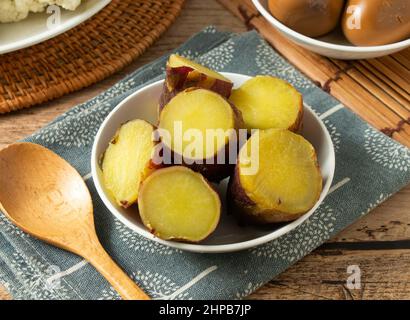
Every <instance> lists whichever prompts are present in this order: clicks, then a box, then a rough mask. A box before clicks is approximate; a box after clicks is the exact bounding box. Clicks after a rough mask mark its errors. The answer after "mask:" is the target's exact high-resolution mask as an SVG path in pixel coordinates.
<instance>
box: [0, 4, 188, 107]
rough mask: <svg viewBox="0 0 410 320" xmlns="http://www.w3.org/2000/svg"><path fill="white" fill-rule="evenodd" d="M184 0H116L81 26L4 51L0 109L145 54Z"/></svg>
mask: <svg viewBox="0 0 410 320" xmlns="http://www.w3.org/2000/svg"><path fill="white" fill-rule="evenodd" d="M183 3H184V0H138V1H134V0H112V1H111V3H110V4H109V5H107V6H106V7H105V8H104V9H103V10H102V11H100V12H99V13H98V14H96V15H95V16H94V17H92V18H91V19H89V20H87V21H86V22H84V23H82V24H80V25H79V26H77V27H75V28H73V29H71V30H69V31H67V32H65V33H63V34H61V35H59V36H57V37H55V38H53V39H50V40H48V41H45V42H42V43H40V44H38V45H35V46H32V47H29V48H26V49H22V50H19V51H16V52H12V53H8V54H4V55H0V114H1V113H6V112H10V111H14V110H18V109H22V108H28V107H30V106H33V105H36V104H39V103H43V102H46V101H49V100H51V99H55V98H58V97H61V96H63V95H65V94H68V93H70V92H73V91H76V90H80V89H82V88H85V87H87V86H89V85H91V84H93V83H96V82H98V81H101V80H103V79H104V78H107V77H108V76H110V75H112V74H113V73H115V72H117V71H119V70H120V69H122V68H123V67H125V66H126V65H128V64H129V63H131V62H132V61H133V60H134V59H135V58H137V57H138V56H140V55H141V54H142V53H143V52H144V51H145V50H146V49H147V48H148V47H149V46H151V45H152V44H153V42H154V41H155V40H156V39H158V38H159V36H160V35H161V34H162V33H163V32H165V31H166V30H167V29H168V27H169V26H170V25H171V23H172V22H173V21H174V20H175V18H176V17H177V16H178V14H179V12H180V10H181V8H182V5H183Z"/></svg>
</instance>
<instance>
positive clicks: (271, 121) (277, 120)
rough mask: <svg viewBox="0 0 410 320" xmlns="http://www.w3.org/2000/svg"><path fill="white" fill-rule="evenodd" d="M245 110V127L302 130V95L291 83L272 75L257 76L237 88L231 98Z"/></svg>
mask: <svg viewBox="0 0 410 320" xmlns="http://www.w3.org/2000/svg"><path fill="white" fill-rule="evenodd" d="M229 100H230V101H231V102H232V103H233V104H234V105H235V106H236V107H237V108H238V109H239V110H240V111H241V112H242V116H243V120H244V122H245V128H246V129H248V130H251V129H271V128H276V129H288V130H291V131H294V132H297V131H299V130H300V128H301V125H302V118H303V99H302V95H301V94H300V93H299V92H298V91H297V90H296V89H295V88H294V87H292V86H291V85H290V84H289V83H287V82H285V81H283V80H281V79H278V78H274V77H270V76H257V77H255V78H252V79H250V80H248V81H247V82H245V83H244V84H243V85H242V86H241V87H240V88H239V89H236V90H233V92H232V95H231V97H230V99H229Z"/></svg>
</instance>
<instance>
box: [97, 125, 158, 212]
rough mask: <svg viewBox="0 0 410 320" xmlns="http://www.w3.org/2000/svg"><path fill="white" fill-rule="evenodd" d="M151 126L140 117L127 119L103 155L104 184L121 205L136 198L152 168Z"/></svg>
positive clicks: (152, 129)
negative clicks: (139, 118)
mask: <svg viewBox="0 0 410 320" xmlns="http://www.w3.org/2000/svg"><path fill="white" fill-rule="evenodd" d="M154 130H155V128H154V127H153V126H152V125H151V124H149V123H148V122H145V121H143V120H133V121H130V122H127V123H125V124H124V125H122V126H121V128H120V129H119V130H118V131H117V133H116V135H115V136H114V138H113V139H112V140H111V142H110V144H109V146H108V148H107V150H106V151H105V153H104V155H103V158H102V163H101V169H102V172H103V178H104V185H105V187H106V189H107V190H108V191H109V192H110V193H111V194H112V196H113V197H114V199H115V201H116V202H117V204H118V205H120V206H122V207H124V208H127V207H129V206H131V205H132V204H133V203H135V202H136V201H137V198H138V192H139V188H140V184H141V181H142V180H143V179H144V177H146V176H147V175H148V174H149V173H150V172H151V171H152V170H154V166H153V164H152V162H151V158H152V155H153V154H154V148H155V142H153V132H154Z"/></svg>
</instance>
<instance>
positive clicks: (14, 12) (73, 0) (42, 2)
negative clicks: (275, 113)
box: [0, 0, 81, 23]
mask: <svg viewBox="0 0 410 320" xmlns="http://www.w3.org/2000/svg"><path fill="white" fill-rule="evenodd" d="M53 4H55V5H58V6H61V7H63V8H64V9H67V10H75V9H77V7H78V6H79V5H80V4H81V0H0V23H7V22H15V21H20V20H23V19H25V18H27V16H28V14H29V13H30V12H42V11H44V10H45V8H46V7H47V6H49V5H53Z"/></svg>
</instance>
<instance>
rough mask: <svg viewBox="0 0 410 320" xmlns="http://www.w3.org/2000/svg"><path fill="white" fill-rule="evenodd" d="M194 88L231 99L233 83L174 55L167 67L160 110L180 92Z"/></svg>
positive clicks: (216, 73)
mask: <svg viewBox="0 0 410 320" xmlns="http://www.w3.org/2000/svg"><path fill="white" fill-rule="evenodd" d="M192 87H198V88H203V89H208V90H211V91H214V92H216V93H219V94H220V95H222V96H223V97H225V98H229V96H230V95H231V92H232V88H233V83H232V81H230V80H229V79H228V78H226V77H224V76H223V75H221V74H220V73H218V72H216V71H213V70H210V69H208V68H206V67H204V66H202V65H200V64H198V63H196V62H194V61H191V60H188V59H187V58H184V57H181V56H178V55H176V54H173V55H171V56H170V57H169V60H168V62H167V67H166V79H165V84H164V89H163V92H162V96H161V99H160V110H161V109H162V108H163V107H164V106H165V105H166V104H167V103H168V102H169V101H170V100H171V99H172V98H173V97H175V96H176V95H177V94H178V93H179V92H181V91H183V90H185V89H187V88H192Z"/></svg>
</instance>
